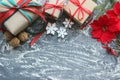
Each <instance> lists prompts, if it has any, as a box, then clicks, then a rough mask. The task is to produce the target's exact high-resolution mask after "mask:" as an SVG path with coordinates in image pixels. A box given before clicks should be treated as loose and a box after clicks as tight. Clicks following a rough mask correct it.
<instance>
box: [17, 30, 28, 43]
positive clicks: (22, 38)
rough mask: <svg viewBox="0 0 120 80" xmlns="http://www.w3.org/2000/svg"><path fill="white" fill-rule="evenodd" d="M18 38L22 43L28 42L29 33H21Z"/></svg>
mask: <svg viewBox="0 0 120 80" xmlns="http://www.w3.org/2000/svg"><path fill="white" fill-rule="evenodd" d="M18 38H19V39H20V40H21V41H23V42H24V41H27V40H28V33H26V32H21V33H20V34H19V35H18Z"/></svg>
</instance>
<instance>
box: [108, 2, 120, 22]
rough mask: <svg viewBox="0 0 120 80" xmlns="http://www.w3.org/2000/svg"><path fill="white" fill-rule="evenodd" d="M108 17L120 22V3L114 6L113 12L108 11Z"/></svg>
mask: <svg viewBox="0 0 120 80" xmlns="http://www.w3.org/2000/svg"><path fill="white" fill-rule="evenodd" d="M107 15H108V16H109V17H112V18H116V19H117V20H120V2H116V3H115V4H114V7H113V10H108V11H107Z"/></svg>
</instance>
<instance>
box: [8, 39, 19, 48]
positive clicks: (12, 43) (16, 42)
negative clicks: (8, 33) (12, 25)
mask: <svg viewBox="0 0 120 80" xmlns="http://www.w3.org/2000/svg"><path fill="white" fill-rule="evenodd" d="M10 45H11V46H12V47H14V48H15V47H18V46H19V45H20V40H19V39H18V38H17V37H14V38H13V39H12V40H11V41H10Z"/></svg>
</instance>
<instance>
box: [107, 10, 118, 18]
mask: <svg viewBox="0 0 120 80" xmlns="http://www.w3.org/2000/svg"><path fill="white" fill-rule="evenodd" d="M106 14H107V15H108V16H109V17H110V18H117V15H116V14H115V12H114V10H108V11H107V12H106Z"/></svg>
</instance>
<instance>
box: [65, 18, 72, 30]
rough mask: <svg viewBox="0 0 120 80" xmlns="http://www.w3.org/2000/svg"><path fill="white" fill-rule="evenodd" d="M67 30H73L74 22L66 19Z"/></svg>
mask: <svg viewBox="0 0 120 80" xmlns="http://www.w3.org/2000/svg"><path fill="white" fill-rule="evenodd" d="M63 24H64V26H65V28H72V25H73V24H74V23H73V22H70V20H68V19H67V18H65V21H64V22H63Z"/></svg>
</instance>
